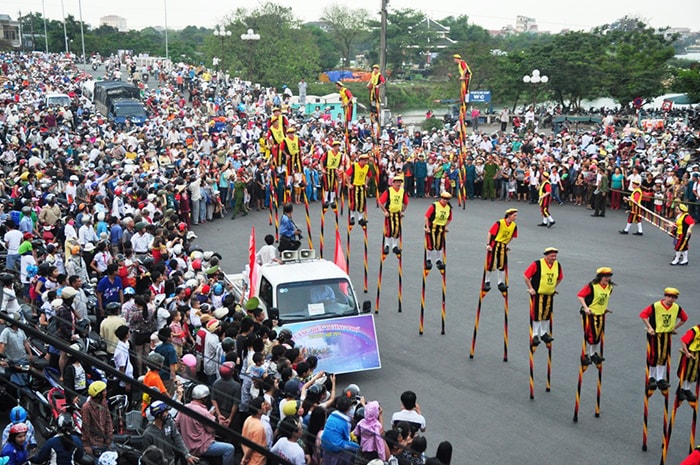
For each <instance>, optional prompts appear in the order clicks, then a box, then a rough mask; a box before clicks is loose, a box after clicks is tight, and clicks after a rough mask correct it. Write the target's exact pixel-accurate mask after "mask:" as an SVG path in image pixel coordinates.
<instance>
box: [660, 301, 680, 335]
mask: <svg viewBox="0 0 700 465" xmlns="http://www.w3.org/2000/svg"><path fill="white" fill-rule="evenodd" d="M679 310H680V307H679V306H678V304H677V303H675V302H674V303H673V304H671V307H670V308H669V309H668V310H666V309H665V308H664V306H663V305H662V304H661V302H655V303H654V322H655V328H654V331H656V332H657V333H670V332H671V331H673V328H674V326H676V320H677V319H678V311H679Z"/></svg>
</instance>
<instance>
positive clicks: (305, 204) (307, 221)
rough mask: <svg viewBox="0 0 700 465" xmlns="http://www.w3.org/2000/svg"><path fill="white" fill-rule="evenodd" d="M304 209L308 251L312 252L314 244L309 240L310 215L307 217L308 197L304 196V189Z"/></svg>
mask: <svg viewBox="0 0 700 465" xmlns="http://www.w3.org/2000/svg"><path fill="white" fill-rule="evenodd" d="M304 208H305V209H306V233H307V235H308V240H309V249H311V250H313V248H314V243H313V240H312V239H311V215H309V196H308V195H306V189H304Z"/></svg>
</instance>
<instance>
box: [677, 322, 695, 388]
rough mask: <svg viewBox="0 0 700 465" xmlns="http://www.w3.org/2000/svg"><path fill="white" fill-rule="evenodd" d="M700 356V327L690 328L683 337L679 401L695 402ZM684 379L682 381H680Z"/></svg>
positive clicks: (679, 365)
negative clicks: (699, 358)
mask: <svg viewBox="0 0 700 465" xmlns="http://www.w3.org/2000/svg"><path fill="white" fill-rule="evenodd" d="M698 355H700V325H695V326H693V327H692V328H690V329H689V330H688V331H686V333H685V334H684V335H683V337H681V360H680V362H679V363H678V377H679V380H680V382H681V383H682V384H681V385H680V389H679V390H678V399H679V400H685V401H688V402H695V401H696V400H697V397H696V396H695V392H693V391H695V387H696V385H697V383H698ZM681 377H682V379H680V378H681Z"/></svg>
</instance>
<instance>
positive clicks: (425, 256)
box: [418, 234, 430, 336]
mask: <svg viewBox="0 0 700 465" xmlns="http://www.w3.org/2000/svg"><path fill="white" fill-rule="evenodd" d="M427 263H428V235H427V234H426V235H425V237H424V239H423V284H422V285H421V291H420V321H419V322H418V334H420V335H421V336H422V335H423V327H424V326H423V323H424V320H425V318H424V315H425V279H426V278H427V277H428V274H429V273H430V270H429V269H428V267H427Z"/></svg>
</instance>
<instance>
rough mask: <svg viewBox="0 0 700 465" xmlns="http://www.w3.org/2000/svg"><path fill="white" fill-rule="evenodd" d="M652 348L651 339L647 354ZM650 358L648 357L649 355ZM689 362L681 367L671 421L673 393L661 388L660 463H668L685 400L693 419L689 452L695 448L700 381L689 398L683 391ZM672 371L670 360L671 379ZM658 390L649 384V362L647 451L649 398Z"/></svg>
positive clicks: (644, 437)
mask: <svg viewBox="0 0 700 465" xmlns="http://www.w3.org/2000/svg"><path fill="white" fill-rule="evenodd" d="M650 350H651V347H650V345H649V341H647V355H648V353H649V351H650ZM647 358H648V357H647ZM686 366H687V364H684V365H683V366H682V369H681V374H680V376H679V380H678V388H677V389H676V391H675V395H674V398H673V406H672V408H671V418H670V421H669V406H668V400H669V396H670V395H672V393H671V392H669V389H668V388H667V389H659V391H660V392H661V395H662V396H663V398H664V417H663V430H662V431H663V441H662V443H661V460H660V464H661V465H665V463H666V456H667V454H668V447H669V443H670V441H671V433H672V432H673V425H674V424H675V421H676V413H677V412H678V408H679V407H680V406H681V404H683V402H684V401H685V402H687V403H688V406H689V407H690V408H691V409H692V411H693V413H692V415H693V416H692V421H691V425H690V441H689V449H688V452H689V453H690V452H692V450H693V449H694V448H695V428H696V425H697V418H698V401H697V398H698V396H699V395H700V383H698V382H697V381H696V382H695V399H688V398H687V397H686V395H685V393H684V392H683V382H684V379H685V368H686ZM670 373H671V369H670V363H669V361H667V362H666V379H669V375H670ZM656 391H657V389H654V388H653V386H650V384H649V365H648V364H647V367H646V380H645V383H644V424H643V428H642V450H643V451H646V450H647V434H648V420H649V399H650V398H651V397H652V396H653V395H654V393H655V392H656Z"/></svg>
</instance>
